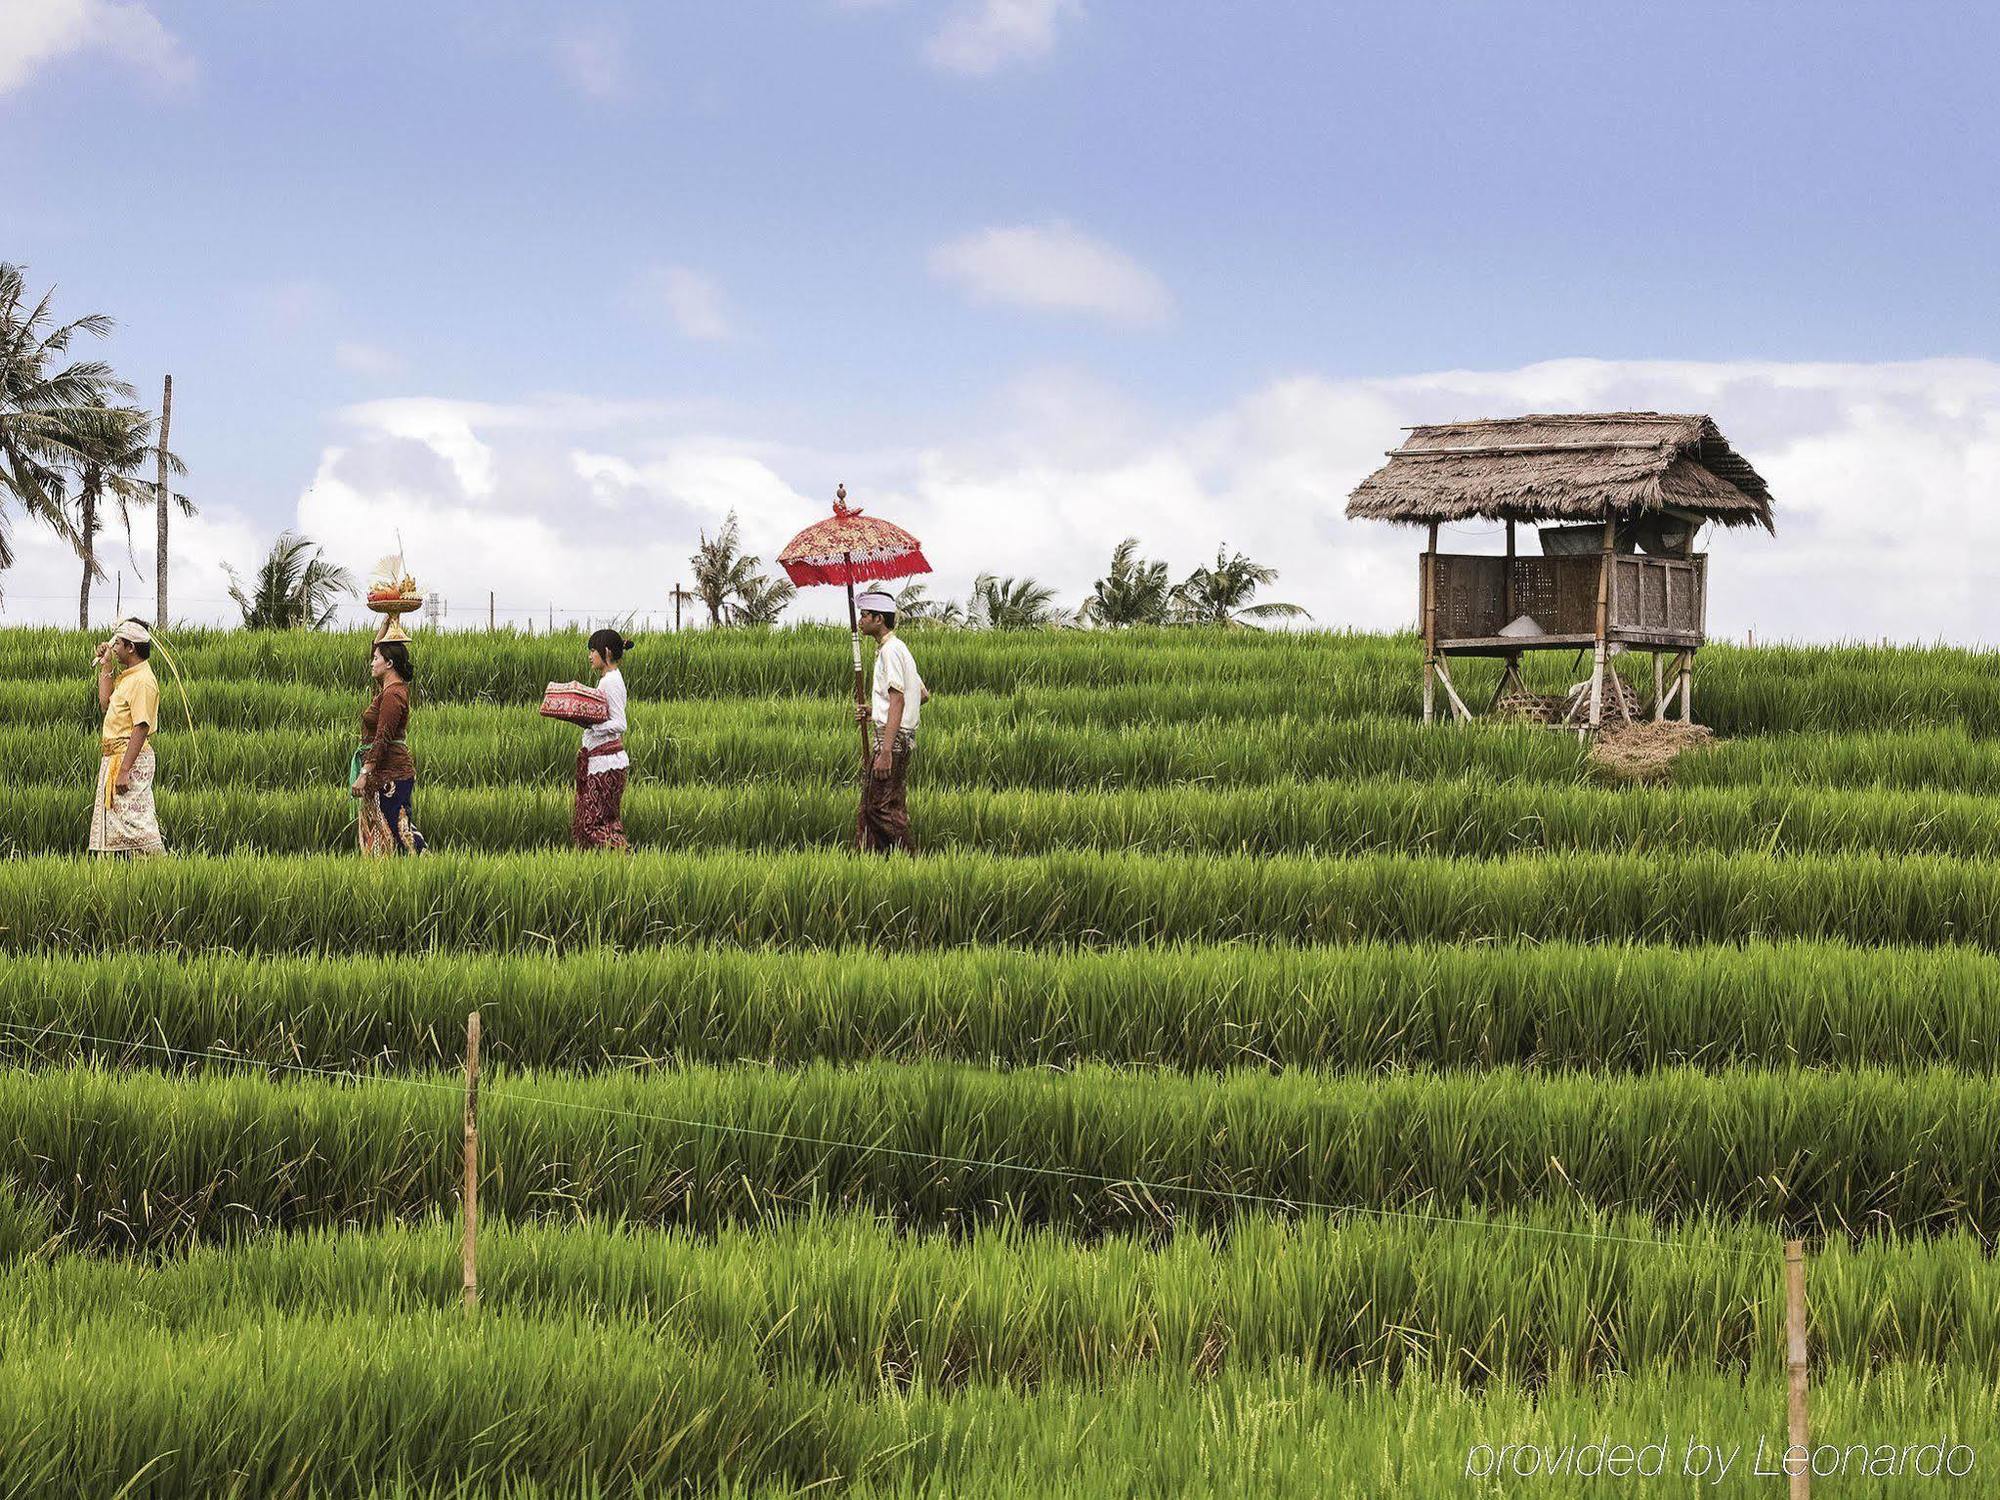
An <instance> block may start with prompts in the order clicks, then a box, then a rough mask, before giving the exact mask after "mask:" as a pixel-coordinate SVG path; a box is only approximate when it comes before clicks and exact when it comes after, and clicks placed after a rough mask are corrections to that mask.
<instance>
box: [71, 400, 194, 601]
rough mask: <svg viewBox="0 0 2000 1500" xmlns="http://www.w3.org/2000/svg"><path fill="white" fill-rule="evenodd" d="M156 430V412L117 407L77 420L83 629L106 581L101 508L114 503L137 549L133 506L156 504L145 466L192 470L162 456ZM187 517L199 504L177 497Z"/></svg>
mask: <svg viewBox="0 0 2000 1500" xmlns="http://www.w3.org/2000/svg"><path fill="white" fill-rule="evenodd" d="M154 431H155V427H154V422H153V415H152V413H151V412H147V411H141V410H139V409H138V408H137V407H131V406H113V407H106V408H103V409H101V410H95V411H81V412H77V413H74V414H72V417H71V420H70V422H69V424H68V431H67V434H66V435H67V437H68V439H69V441H70V443H71V444H72V445H73V446H74V447H75V449H76V450H77V451H76V454H75V456H74V457H72V459H71V460H70V467H72V468H73V470H74V472H75V475H76V483H77V540H78V550H79V551H80V552H81V553H82V554H83V587H82V590H81V592H80V593H79V594H78V596H77V607H76V623H77V628H78V629H80V630H81V629H88V628H89V625H90V585H91V581H92V580H93V579H97V578H102V577H103V576H104V569H103V568H102V567H101V566H99V564H98V561H97V534H98V532H100V531H101V530H102V529H103V526H104V522H103V517H102V515H101V514H100V511H99V507H100V505H101V504H102V503H103V502H104V500H105V499H106V498H107V496H108V498H109V499H110V500H111V501H112V502H113V503H114V504H116V505H117V507H118V518H119V520H120V521H121V522H122V523H123V524H124V527H125V546H126V550H127V551H130V550H131V546H132V505H133V503H134V502H135V501H137V502H139V503H140V504H150V503H152V501H153V499H154V493H153V491H154V486H153V484H152V483H151V482H150V481H148V480H143V479H141V478H140V477H139V470H140V468H141V466H143V465H147V464H153V463H156V462H157V461H158V460H159V458H161V457H162V456H164V457H165V459H166V461H167V469H168V471H169V472H170V473H174V474H185V473H186V472H187V465H185V464H183V463H182V462H181V461H180V459H179V458H178V457H176V456H175V455H174V454H173V453H171V452H169V453H166V454H164V455H162V454H161V452H160V450H159V448H158V447H157V446H156V445H155V444H154V443H153V435H154ZM173 498H174V500H175V501H176V502H177V503H178V504H179V505H180V508H181V514H182V515H189V516H191V515H193V514H194V504H193V502H191V501H190V500H189V499H188V497H187V496H185V495H179V494H177V495H175V496H174V497H173Z"/></svg>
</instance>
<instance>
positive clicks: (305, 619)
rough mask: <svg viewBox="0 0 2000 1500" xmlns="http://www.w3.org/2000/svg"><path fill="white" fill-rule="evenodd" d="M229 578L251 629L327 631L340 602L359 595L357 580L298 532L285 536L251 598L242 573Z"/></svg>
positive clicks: (263, 569)
mask: <svg viewBox="0 0 2000 1500" xmlns="http://www.w3.org/2000/svg"><path fill="white" fill-rule="evenodd" d="M225 571H226V572H227V573H228V574H229V597H230V598H232V599H234V600H235V601H236V607H237V608H238V609H240V610H242V611H243V628H244V629H245V630H324V629H326V627H327V626H328V625H329V624H331V623H332V621H333V615H334V611H335V610H337V609H339V608H340V597H341V595H343V594H345V595H348V596H349V597H352V596H353V594H354V593H355V592H356V589H355V584H354V575H353V574H352V573H350V572H348V571H347V569H345V568H338V567H335V566H334V565H333V564H332V563H330V562H328V561H327V560H326V559H325V558H324V557H322V556H321V555H320V549H319V545H318V543H316V542H314V541H313V540H311V538H309V537H303V536H300V535H299V534H298V533H297V532H295V531H285V532H280V533H279V535H278V539H277V541H275V542H273V543H272V544H271V550H270V551H269V552H268V553H266V554H265V556H264V561H263V562H262V563H260V564H258V567H257V578H256V582H255V585H254V587H253V588H252V589H251V591H250V592H249V593H247V594H246V593H245V592H244V591H243V580H242V579H240V578H238V577H237V576H236V570H235V569H234V568H230V567H228V566H227V565H225Z"/></svg>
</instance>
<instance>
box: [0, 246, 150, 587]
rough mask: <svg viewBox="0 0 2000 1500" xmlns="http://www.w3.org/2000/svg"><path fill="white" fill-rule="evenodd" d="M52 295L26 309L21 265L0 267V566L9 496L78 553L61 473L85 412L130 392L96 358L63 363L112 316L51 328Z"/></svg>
mask: <svg viewBox="0 0 2000 1500" xmlns="http://www.w3.org/2000/svg"><path fill="white" fill-rule="evenodd" d="M53 296H54V293H53V292H48V293H44V294H43V295H42V297H41V299H40V300H39V301H37V302H35V303H34V304H33V306H29V304H28V294H27V278H26V276H25V274H24V273H23V271H22V268H21V267H19V266H17V265H11V264H8V263H6V262H0V569H5V568H8V567H11V566H12V565H13V562H14V548H13V542H12V539H11V537H10V535H9V532H8V525H7V510H6V505H5V501H6V500H7V499H9V498H12V499H13V500H14V501H15V503H16V504H18V505H19V506H20V507H21V510H22V512H23V513H24V514H25V515H27V516H28V517H29V518H30V519H33V520H37V521H41V522H43V523H45V524H46V525H48V526H51V527H53V528H54V529H55V530H56V531H57V532H58V533H59V534H60V535H61V536H62V538H63V540H65V541H66V542H68V543H69V544H70V545H71V546H73V547H76V548H77V549H78V550H79V552H81V550H82V538H81V537H80V536H79V535H78V534H77V530H76V527H75V525H74V524H73V523H72V522H71V520H70V516H69V508H68V506H67V504H66V503H65V499H66V491H67V476H68V474H69V473H71V472H75V470H76V469H77V468H78V467H79V466H80V464H81V462H82V460H83V454H82V453H81V452H80V451H79V450H78V448H77V445H76V441H75V438H76V434H77V432H78V430H79V426H80V422H81V420H82V419H83V418H84V417H85V416H86V415H87V414H91V413H97V412H102V411H104V410H105V409H107V408H108V407H109V406H110V405H111V403H112V402H113V401H114V400H116V399H118V398H120V397H129V396H130V395H131V394H132V391H131V387H129V386H127V385H126V384H125V383H124V382H123V381H121V380H119V379H118V378H117V377H116V376H115V375H113V374H112V373H111V367H110V366H109V365H107V364H105V363H104V362H103V361H102V360H95V359H79V360H71V359H70V358H69V347H70V344H71V343H72V342H73V341H74V340H75V339H76V337H77V335H78V334H89V335H90V336H91V337H92V338H103V337H104V336H105V335H106V334H108V333H110V331H111V319H109V318H107V317H106V316H104V314H102V313H89V314H87V315H85V316H84V317H81V318H76V319H74V320H72V321H71V322H68V323H63V324H57V323H55V322H54V319H53V316H52V314H51V313H50V311H49V304H50V300H51V298H52V297H53Z"/></svg>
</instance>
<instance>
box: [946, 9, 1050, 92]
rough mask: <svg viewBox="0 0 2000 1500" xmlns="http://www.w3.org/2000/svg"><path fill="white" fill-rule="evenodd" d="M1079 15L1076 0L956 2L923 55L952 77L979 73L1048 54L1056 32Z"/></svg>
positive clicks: (985, 72) (994, 70)
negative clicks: (953, 74)
mask: <svg viewBox="0 0 2000 1500" xmlns="http://www.w3.org/2000/svg"><path fill="white" fill-rule="evenodd" d="M1082 14H1083V5H1082V3H1081V0H961V3H960V4H959V5H958V6H957V8H956V9H954V10H953V11H952V13H951V14H950V15H948V16H946V17H945V21H944V24H943V25H942V26H940V27H939V28H938V31H937V33H936V35H934V36H933V37H932V38H931V39H930V42H929V44H928V45H927V46H926V47H925V49H924V55H925V56H926V57H927V58H929V59H930V61H931V63H932V64H933V65H934V66H936V67H940V68H944V69H946V70H948V71H950V72H953V73H970V74H975V75H982V74H987V73H994V72H998V71H999V70H1000V69H1001V68H1003V67H1005V66H1006V65H1007V64H1009V63H1012V62H1021V61H1025V60H1027V59H1029V58H1036V57H1042V56H1045V55H1047V54H1048V53H1049V52H1050V51H1051V50H1052V49H1053V48H1054V47H1055V44H1056V28H1057V27H1058V26H1059V25H1061V24H1063V23H1064V22H1066V21H1069V20H1071V19H1073V18H1074V17H1077V16H1080V15H1082Z"/></svg>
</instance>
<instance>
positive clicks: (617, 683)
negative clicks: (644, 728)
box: [583, 667, 632, 776]
mask: <svg viewBox="0 0 2000 1500" xmlns="http://www.w3.org/2000/svg"><path fill="white" fill-rule="evenodd" d="M597 690H598V692H600V693H602V694H604V703H605V706H606V707H607V708H609V709H610V710H611V712H610V713H609V714H608V715H606V716H605V720H604V722H603V723H602V724H590V725H586V726H585V728H584V731H583V748H584V749H586V750H595V749H596V748H597V747H598V746H599V745H608V744H610V743H611V742H612V741H613V740H622V739H624V738H625V674H624V673H622V672H620V671H619V670H618V669H617V668H616V667H613V668H612V669H611V670H610V671H609V672H606V673H605V674H604V675H603V676H602V677H600V678H598V679H597ZM631 764H632V758H631V757H630V756H628V755H627V754H626V753H625V752H624V751H623V750H620V751H618V752H617V754H615V755H593V756H591V757H590V764H589V766H588V768H587V769H588V770H589V772H590V774H591V775H592V776H595V775H596V774H597V773H598V772H600V771H622V770H624V769H625V768H626V767H627V766H629V765H631Z"/></svg>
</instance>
